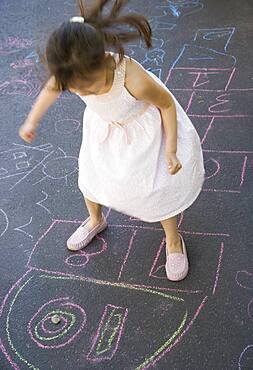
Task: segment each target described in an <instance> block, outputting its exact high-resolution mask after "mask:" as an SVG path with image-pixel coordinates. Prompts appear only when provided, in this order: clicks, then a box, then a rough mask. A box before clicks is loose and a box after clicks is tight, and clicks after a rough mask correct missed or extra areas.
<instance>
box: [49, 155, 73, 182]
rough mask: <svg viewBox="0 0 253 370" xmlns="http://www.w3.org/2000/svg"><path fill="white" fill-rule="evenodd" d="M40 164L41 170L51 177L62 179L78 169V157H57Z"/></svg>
mask: <svg viewBox="0 0 253 370" xmlns="http://www.w3.org/2000/svg"><path fill="white" fill-rule="evenodd" d="M42 166H43V168H42V172H43V173H44V174H45V175H47V176H48V177H50V178H51V179H62V178H65V177H66V176H70V175H71V174H72V173H73V172H75V171H76V170H78V158H76V157H72V156H68V157H59V158H56V159H52V160H50V161H48V162H46V163H44V164H42Z"/></svg>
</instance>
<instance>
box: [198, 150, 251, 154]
mask: <svg viewBox="0 0 253 370" xmlns="http://www.w3.org/2000/svg"><path fill="white" fill-rule="evenodd" d="M203 152H206V153H224V154H251V153H253V151H247V150H214V149H203Z"/></svg>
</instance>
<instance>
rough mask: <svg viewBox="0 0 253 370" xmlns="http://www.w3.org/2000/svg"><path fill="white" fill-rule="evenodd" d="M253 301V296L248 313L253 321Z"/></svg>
mask: <svg viewBox="0 0 253 370" xmlns="http://www.w3.org/2000/svg"><path fill="white" fill-rule="evenodd" d="M252 303H253V298H252V299H251V300H250V302H249V304H248V315H249V318H250V319H251V321H253V304H252Z"/></svg>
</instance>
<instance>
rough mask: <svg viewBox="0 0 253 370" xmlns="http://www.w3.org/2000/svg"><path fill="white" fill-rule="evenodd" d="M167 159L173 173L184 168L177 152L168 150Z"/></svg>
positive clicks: (169, 168)
mask: <svg viewBox="0 0 253 370" xmlns="http://www.w3.org/2000/svg"><path fill="white" fill-rule="evenodd" d="M166 160H167V163H168V170H169V172H170V174H171V175H175V174H176V173H177V172H178V171H179V170H180V169H181V168H182V165H181V163H180V162H179V160H178V158H177V156H176V153H171V152H169V151H166Z"/></svg>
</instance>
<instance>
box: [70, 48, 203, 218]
mask: <svg viewBox="0 0 253 370" xmlns="http://www.w3.org/2000/svg"><path fill="white" fill-rule="evenodd" d="M110 53H111V55H113V57H114V59H115V61H116V63H117V67H116V69H115V72H114V81H113V84H112V87H111V89H110V91H108V92H107V93H104V94H101V95H94V94H92V95H86V96H80V95H79V94H77V95H79V96H80V98H81V99H82V100H83V101H84V102H85V103H86V109H85V111H84V115H83V138H82V144H81V148H80V153H79V176H78V186H79V189H80V190H81V192H82V194H83V196H84V197H86V198H88V199H89V200H91V201H93V202H96V203H99V204H101V205H104V206H106V207H109V208H112V209H114V210H116V211H118V212H120V213H123V214H126V215H129V216H133V217H136V218H139V219H140V220H142V221H146V222H157V221H161V220H164V219H167V218H169V217H173V216H175V215H177V214H179V213H180V212H182V211H184V210H185V209H186V208H188V207H189V206H190V205H191V204H192V203H193V202H194V201H195V199H196V198H197V197H198V195H199V193H200V192H201V189H202V185H203V182H204V174H205V169H204V161H203V153H202V148H201V143H200V138H199V136H198V133H197V131H196V130H195V128H194V126H193V124H192V122H191V120H190V119H189V117H188V116H187V114H186V113H185V112H184V110H183V108H182V107H181V105H180V104H179V103H178V101H177V100H176V98H175V97H174V96H173V94H172V93H171V92H170V91H169V90H168V89H167V87H166V86H165V84H164V83H163V82H162V81H161V80H160V79H159V78H158V77H157V76H156V75H155V74H153V73H152V72H150V71H147V72H148V73H149V74H150V75H151V76H152V77H153V78H154V79H155V80H156V81H157V82H158V83H159V84H160V85H161V86H163V87H164V88H165V89H166V90H167V91H168V92H169V93H170V94H171V96H172V97H173V99H174V102H175V105H176V111H177V127H178V140H177V157H178V159H179V161H180V162H181V164H182V168H181V170H179V171H178V172H177V173H176V174H175V175H171V174H170V173H169V171H168V163H167V161H166V157H165V139H166V136H165V131H164V128H163V123H162V119H161V115H160V111H159V109H158V108H157V107H156V106H154V105H152V104H148V103H146V102H144V101H141V100H137V99H136V98H135V97H133V96H132V95H131V94H130V93H129V92H128V90H127V89H126V87H125V86H124V83H125V69H126V59H125V58H128V57H127V56H125V57H124V60H123V62H122V63H120V64H119V55H118V54H117V53H113V52H110ZM132 59H133V58H132ZM137 63H138V62H137ZM138 64H139V65H140V66H141V64H140V63H138ZM141 67H142V66H141ZM142 68H143V67H142Z"/></svg>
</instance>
